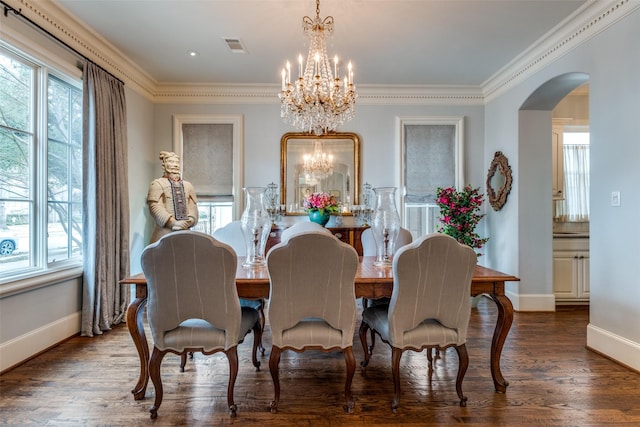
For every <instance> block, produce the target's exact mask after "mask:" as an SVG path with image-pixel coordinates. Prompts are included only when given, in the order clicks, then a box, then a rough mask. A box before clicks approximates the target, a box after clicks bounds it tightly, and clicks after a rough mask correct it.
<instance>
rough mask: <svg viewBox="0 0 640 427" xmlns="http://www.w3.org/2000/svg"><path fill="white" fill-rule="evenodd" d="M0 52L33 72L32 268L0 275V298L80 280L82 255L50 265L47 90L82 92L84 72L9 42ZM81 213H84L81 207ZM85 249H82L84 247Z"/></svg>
mask: <svg viewBox="0 0 640 427" xmlns="http://www.w3.org/2000/svg"><path fill="white" fill-rule="evenodd" d="M0 53H2V55H4V56H7V57H10V58H11V59H13V60H15V61H18V62H20V63H22V64H24V65H26V66H28V67H30V68H31V69H32V70H33V88H32V93H31V94H30V96H31V99H32V103H33V105H32V110H31V111H30V115H31V118H30V120H31V122H32V123H31V124H30V129H29V132H30V133H31V134H32V140H31V142H30V144H31V146H30V147H29V148H30V161H31V163H32V164H31V166H30V168H29V174H30V184H29V186H30V188H29V198H28V201H29V203H31V205H32V206H31V208H30V212H29V265H28V266H27V267H23V268H16V269H12V270H9V271H7V272H2V273H0V297H5V296H9V295H13V294H16V293H21V292H24V291H26V290H31V289H36V288H38V287H41V286H46V285H48V284H51V282H52V281H60V280H66V279H71V278H74V277H79V276H81V274H82V264H83V256H82V253H80V254H79V256H76V257H71V258H68V257H66V258H65V259H63V260H60V261H54V262H49V250H48V246H47V245H48V238H47V233H48V224H49V221H48V212H49V200H48V194H47V185H48V178H49V173H48V147H49V144H48V143H49V138H48V107H49V105H48V104H49V103H48V90H49V81H50V79H56V80H58V82H60V83H63V84H64V85H69V86H71V87H73V88H75V89H77V90H79V91H80V92H82V89H83V88H82V80H81V78H80V76H81V72H80V73H77V74H76V75H73V73H69V72H67V71H61V70H60V69H59V68H57V67H56V66H55V65H52V63H55V62H56V61H49V59H50V58H47V59H44V60H41V59H39V58H37V57H35V56H34V55H32V54H29V53H28V52H26V51H24V50H22V49H20V48H18V47H15V46H13V45H11V44H9V43H8V42H2V43H0ZM81 209H82V211H84V209H83V207H82V206H81ZM81 249H82V248H81Z"/></svg>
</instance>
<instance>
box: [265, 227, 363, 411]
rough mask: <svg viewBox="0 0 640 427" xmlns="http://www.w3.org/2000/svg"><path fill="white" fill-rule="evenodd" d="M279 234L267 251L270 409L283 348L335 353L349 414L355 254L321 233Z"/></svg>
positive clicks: (273, 408)
mask: <svg viewBox="0 0 640 427" xmlns="http://www.w3.org/2000/svg"><path fill="white" fill-rule="evenodd" d="M285 237H288V238H287V239H286V240H285V241H283V242H280V243H278V244H277V245H275V246H274V247H273V248H271V250H270V251H269V253H268V254H267V269H268V271H269V280H270V282H271V289H270V293H269V308H268V313H269V321H270V325H271V341H272V344H273V347H272V349H271V355H270V357H269V371H270V372H271V378H272V379H273V387H274V396H275V397H274V399H273V401H272V402H271V405H270V408H271V412H273V413H275V412H277V409H278V404H279V402H280V378H279V363H280V355H281V354H282V352H283V351H285V350H293V351H295V352H304V351H306V350H321V351H323V352H331V351H341V352H342V354H343V356H344V360H345V364H346V374H347V375H346V380H345V388H344V390H345V391H344V393H345V405H344V409H345V410H346V411H347V412H353V408H354V401H353V397H352V395H351V382H352V381H353V375H354V373H355V359H354V356H353V331H354V327H355V318H356V298H355V288H354V279H355V275H356V270H357V268H358V253H357V252H356V250H355V249H354V248H353V247H352V246H350V245H348V244H346V243H343V242H341V241H340V240H338V238H337V237H335V236H333V235H331V234H330V233H327V232H323V231H307V232H305V233H300V234H295V235H291V236H285Z"/></svg>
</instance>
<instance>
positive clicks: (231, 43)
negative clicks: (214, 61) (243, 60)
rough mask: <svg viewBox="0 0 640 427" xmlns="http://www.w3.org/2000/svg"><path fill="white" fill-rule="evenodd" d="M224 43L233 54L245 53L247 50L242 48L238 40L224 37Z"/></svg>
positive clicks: (240, 41)
mask: <svg viewBox="0 0 640 427" xmlns="http://www.w3.org/2000/svg"><path fill="white" fill-rule="evenodd" d="M224 42H225V43H226V44H227V46H228V47H229V50H230V51H231V52H233V53H247V50H246V49H245V48H244V45H243V44H242V40H240V39H236V38H228V37H225V38H224Z"/></svg>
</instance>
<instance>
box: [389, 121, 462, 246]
mask: <svg viewBox="0 0 640 427" xmlns="http://www.w3.org/2000/svg"><path fill="white" fill-rule="evenodd" d="M408 125H409V126H453V127H454V128H455V132H454V141H453V145H454V147H453V156H454V164H455V171H454V177H453V180H454V186H455V188H456V189H458V190H460V189H462V188H463V187H464V185H465V177H464V116H424V117H418V116H415V117H413V116H412V117H397V120H396V132H397V135H398V140H399V144H398V145H399V147H398V150H399V158H400V179H399V181H400V189H401V191H400V194H399V197H400V203H399V206H400V218H402V224H403V227H406V228H409V227H410V225H409V218H408V213H407V207H418V206H411V205H414V204H412V203H407V202H406V201H405V196H406V193H407V188H406V186H407V183H406V169H407V162H406V132H405V127H406V126H408ZM423 207H424V209H425V211H424V212H423V213H422V214H421V217H420V221H421V222H423V224H422V228H424V229H425V230H427V232H431V231H435V229H436V228H437V224H438V218H439V217H440V211H439V208H438V205H437V204H435V201H434V203H433V204H431V203H428V204H425V205H424V206H423ZM431 229H433V230H431ZM417 237H419V236H414V238H417Z"/></svg>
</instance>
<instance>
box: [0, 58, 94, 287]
mask: <svg viewBox="0 0 640 427" xmlns="http://www.w3.org/2000/svg"><path fill="white" fill-rule="evenodd" d="M0 167H1V168H2V171H3V172H2V174H1V175H0V280H2V281H3V282H7V281H9V280H12V279H14V278H18V277H22V276H26V275H29V274H33V273H38V272H43V271H47V270H50V269H57V268H59V267H66V266H69V265H70V264H71V265H74V266H75V265H78V264H79V263H80V262H81V256H82V253H81V251H82V229H81V228H82V90H81V85H80V82H79V81H74V80H72V79H70V78H68V77H66V76H62V75H57V74H55V75H54V72H53V71H52V70H51V69H49V68H48V67H47V66H46V65H45V64H40V63H37V62H36V61H32V60H29V59H26V58H24V57H22V56H20V55H19V54H17V53H15V52H12V51H9V50H7V49H4V48H3V47H0Z"/></svg>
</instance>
